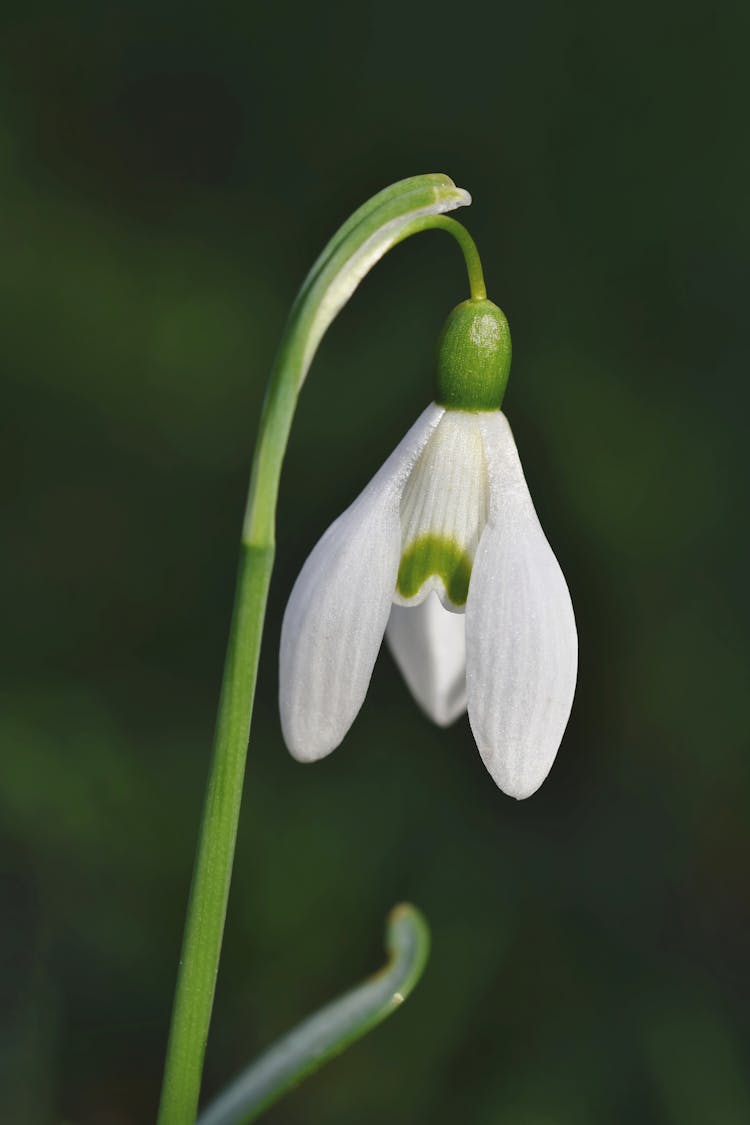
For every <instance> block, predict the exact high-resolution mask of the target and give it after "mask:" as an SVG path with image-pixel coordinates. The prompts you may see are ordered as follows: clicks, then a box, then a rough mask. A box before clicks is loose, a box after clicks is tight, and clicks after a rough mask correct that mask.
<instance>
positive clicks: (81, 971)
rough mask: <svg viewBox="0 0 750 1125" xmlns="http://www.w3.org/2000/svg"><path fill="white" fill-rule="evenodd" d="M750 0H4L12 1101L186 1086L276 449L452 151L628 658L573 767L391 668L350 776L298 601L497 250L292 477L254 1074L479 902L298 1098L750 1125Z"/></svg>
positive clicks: (256, 973) (257, 900) (340, 1108)
mask: <svg viewBox="0 0 750 1125" xmlns="http://www.w3.org/2000/svg"><path fill="white" fill-rule="evenodd" d="M747 11H748V9H747V6H746V5H742V6H740V5H736V6H732V5H719V6H718V7H717V8H713V9H711V11H710V13H709V11H708V10H705V11H703V12H699V11H698V10H696V11H695V12H693V13H691V11H690V9H688V8H686V7H684V6H683V7H680V8H676V7H675V9H674V10H673V11H672V10H670V9H667V8H666V7H663V6H660V5H659V4H653V3H652V4H640V5H636V6H633V5H627V6H621V5H616V6H615V5H601V4H598V3H585V2H581V0H578V2H576V3H573V4H571V5H564V4H553V3H541V2H531V3H522V2H520V0H519V2H518V3H516V4H514V5H510V4H506V3H500V4H497V5H491V6H490V5H484V6H482V5H479V6H472V5H463V6H460V5H459V6H456V5H444V6H442V7H437V8H436V7H430V6H428V5H411V6H409V5H403V4H401V5H392V6H388V7H380V6H377V5H367V6H364V5H363V6H361V7H344V6H340V7H336V6H322V7H320V6H317V5H310V6H305V7H303V6H301V5H300V6H294V5H285V4H278V5H276V6H272V5H270V4H263V5H260V4H253V3H244V4H240V3H226V2H225V3H215V4H212V5H208V4H203V5H200V4H199V5H195V4H193V5H172V4H169V3H165V2H164V0H155V2H152V3H150V4H143V3H135V4H130V5H128V6H127V7H126V6H122V7H120V6H116V5H101V4H99V5H94V4H78V3H68V4H64V5H62V4H46V5H45V4H36V5H33V4H32V5H28V4H26V5H23V6H21V5H15V4H9V5H5V6H4V9H3V17H2V34H1V36H0V107H1V108H0V181H1V183H2V207H1V211H0V227H1V228H2V229H1V231H0V246H1V251H0V253H1V258H0V368H1V370H2V375H3V381H4V387H3V392H2V416H1V418H0V427H1V428H2V449H3V453H4V454H5V459H4V461H5V468H4V470H3V473H2V484H1V485H0V487H1V488H2V499H3V519H2V524H3V543H4V546H3V550H2V555H1V556H0V574H1V576H2V601H3V604H4V609H3V616H4V627H3V642H4V643H3V646H2V652H3V676H2V683H3V687H2V701H1V702H2V706H1V708H0V714H1V718H0V737H1V739H2V765H1V772H0V823H1V828H0V870H1V872H2V879H3V895H2V936H1V938H0V942H1V945H0V963H1V964H2V995H0V1001H1V1003H0V1011H1V1012H2V1025H3V1026H2V1038H1V1039H0V1053H1V1056H2V1061H3V1063H5V1064H7V1071H4V1076H3V1079H2V1083H1V1086H0V1096H1V1097H2V1099H3V1101H7V1103H8V1106H12V1107H13V1108H8V1109H6V1110H5V1112H4V1114H3V1117H2V1119H3V1121H8V1122H12V1123H15V1122H19V1123H21V1125H26V1123H29V1125H37V1123H46V1122H54V1123H59V1122H62V1121H69V1122H72V1123H74V1125H130V1123H136V1122H138V1123H140V1122H149V1121H151V1120H152V1119H153V1113H154V1106H155V1103H156V1099H157V1093H158V1085H159V1078H160V1067H161V1062H162V1058H163V1048H164V1040H165V1034H166V1028H167V1020H168V1014H169V1007H170V1001H171V993H172V987H173V980H174V972H175V965H176V958H177V952H178V946H179V939H180V932H181V926H182V917H183V910H184V902H185V895H186V891H187V887H188V881H189V875H190V868H191V862H192V853H193V847H194V842H195V834H196V824H197V818H198V814H199V808H200V803H201V792H202V786H203V782H204V778H205V774H206V768H207V756H208V751H209V745H210V740H211V732H212V726H213V719H214V711H215V705H216V698H217V691H218V684H219V677H220V672H221V665H222V656H223V648H224V643H225V639H226V633H227V623H228V615H229V610H230V605H231V598H232V586H233V578H234V568H235V560H236V547H237V540H238V530H239V525H240V521H241V516H242V509H243V501H244V493H245V487H246V478H247V471H248V466H249V461H250V456H251V451H252V444H253V439H254V434H255V428H256V423H257V418H258V411H259V405H260V401H261V396H262V393H263V386H264V381H265V378H266V374H267V372H268V369H269V365H270V363H271V360H272V357H273V353H274V350H275V347H276V344H277V341H278V339H279V335H280V332H281V329H282V325H283V321H284V318H285V314H286V310H287V308H288V307H289V304H290V302H291V300H292V298H293V296H294V293H295V291H296V288H297V286H298V285H299V283H300V281H301V279H302V277H303V275H304V273H305V272H306V270H307V268H308V266H309V265H310V263H311V261H312V260H313V258H314V257H315V255H316V254H317V252H318V250H319V249H320V248H321V246H322V245H323V244H324V242H325V241H326V240H327V238H328V237H329V235H330V234H331V233H332V231H333V229H334V228H335V226H336V225H337V224H338V223H339V222H340V221H342V220H343V219H344V218H345V217H346V215H347V214H348V213H349V212H350V211H351V210H353V209H354V207H355V206H357V205H358V204H359V203H360V202H362V201H363V200H364V199H365V198H367V197H368V196H369V195H370V194H372V193H373V192H374V191H376V190H377V189H379V188H380V187H382V186H384V185H385V184H387V183H389V182H390V181H392V180H395V179H399V178H401V177H403V176H407V175H412V174H415V173H417V172H425V171H444V172H447V173H449V174H450V175H451V176H453V177H454V179H455V180H456V181H457V182H458V183H459V184H461V185H462V186H465V187H467V188H469V190H470V191H471V192H472V193H473V194H474V199H475V203H474V206H473V207H472V208H471V210H470V211H468V212H465V213H464V220H465V222H466V223H467V224H468V226H469V228H470V229H471V231H472V232H473V233H474V235H475V236H476V238H477V240H478V242H479V246H480V249H481V252H482V255H483V258H484V262H485V269H486V274H487V280H488V285H489V292H490V296H491V297H492V298H493V299H494V300H496V301H497V302H498V303H499V304H501V305H502V307H503V308H504V310H505V312H506V313H507V315H508V318H509V320H510V324H511V329H512V332H513V340H514V366H513V372H512V375H511V381H510V388H509V392H508V396H507V399H506V410H507V413H508V415H509V417H510V418H511V421H512V423H513V426H514V429H515V433H516V437H517V441H518V445H519V448H520V451H521V456H522V459H523V462H524V466H525V469H526V473H527V477H528V479H529V483H530V486H531V489H532V494H533V496H534V498H535V501H536V503H537V508H538V510H539V513H540V516H541V519H542V522H543V525H544V527H545V529H546V531H547V533H548V535H549V538H550V540H551V542H552V543H553V545H554V547H555V549H556V551H557V553H558V555H559V558H560V560H561V562H562V565H563V568H564V570H565V573H566V575H567V577H568V580H569V583H570V586H571V590H572V593H573V599H574V604H575V607H576V612H577V616H578V621H579V627H580V638H581V671H580V680H579V686H578V693H577V697H576V702H575V706H574V710H573V716H572V720H571V724H570V727H569V729H568V733H567V735H566V737H565V741H564V744H563V747H562V750H561V752H560V755H559V759H558V762H557V764H556V765H555V767H554V769H553V771H552V774H551V776H550V778H549V780H548V781H547V783H546V784H545V786H544V787H543V789H542V790H541V791H540V793H539V794H538V795H537V796H535V797H534V798H533V799H532V800H530V801H528V802H524V803H520V804H516V803H514V802H513V801H510V800H508V799H506V798H504V797H503V796H502V794H501V793H500V792H499V791H498V790H496V789H495V787H494V785H493V784H492V782H491V780H490V778H489V776H488V775H487V774H486V772H485V770H484V767H483V766H482V764H481V761H480V759H479V755H478V753H477V751H476V748H475V746H474V744H473V741H472V738H471V735H470V732H469V729H468V725H467V724H466V722H465V721H460V722H458V723H457V724H456V725H455V727H453V728H451V729H450V730H449V731H447V732H444V731H440V730H438V729H436V728H433V727H432V726H430V725H429V724H428V723H427V721H426V720H424V719H423V718H422V717H421V715H420V714H419V713H418V712H417V710H416V708H415V707H414V706H413V705H412V703H411V701H410V699H409V698H408V696H407V692H406V690H405V688H404V686H403V684H402V683H401V682H400V680H399V678H398V676H397V674H396V672H395V669H394V667H393V664H392V662H391V660H390V659H389V658H388V657H387V656H383V658H382V659H381V661H379V663H378V665H377V667H376V670H375V675H374V677H373V683H372V688H371V692H370V694H369V696H368V699H367V702H366V704H365V706H364V708H363V711H362V713H361V715H360V718H359V719H358V720H357V722H356V724H355V726H354V728H353V730H352V732H351V734H350V735H349V737H348V738H347V740H346V743H345V745H344V746H343V747H342V748H341V749H340V750H339V751H338V752H337V753H335V754H334V755H332V756H331V757H330V758H329V759H327V760H326V761H324V762H322V763H320V764H319V765H317V766H315V767H309V768H305V767H302V766H299V765H297V764H295V763H294V762H293V761H292V760H291V758H290V757H289V756H288V754H287V752H286V750H285V749H284V746H283V744H282V740H281V735H280V730H279V722H278V716H277V711H276V686H277V683H276V681H277V673H276V660H277V652H278V638H279V627H280V620H281V614H282V612H283V607H284V604H285V600H286V598H287V596H288V594H289V591H290V589H291V584H292V582H293V580H294V577H295V575H296V573H297V571H298V569H299V567H300V566H301V564H302V562H303V560H304V558H305V556H306V554H307V552H308V551H309V550H310V549H311V547H312V545H313V543H314V542H315V541H316V539H317V537H318V536H319V535H320V533H321V532H322V531H323V529H324V528H325V527H326V526H327V524H328V523H329V522H330V521H331V520H332V519H333V518H334V517H335V516H336V515H337V514H338V513H339V511H340V510H341V509H342V508H343V507H344V506H345V505H346V504H347V503H348V502H349V501H350V500H351V499H352V498H353V496H354V495H355V494H356V492H357V491H358V489H359V488H360V487H361V486H362V485H363V484H364V483H365V482H366V481H367V479H368V478H369V476H370V475H371V474H372V472H373V471H374V470H375V468H376V467H377V466H378V465H379V464H380V462H381V461H382V460H383V459H384V457H385V456H386V455H387V453H388V452H389V451H390V449H391V448H392V446H393V445H394V444H395V442H396V441H397V440H398V439H399V437H400V436H401V435H402V433H403V432H404V431H405V430H406V429H407V427H408V426H409V425H410V424H411V422H412V421H413V419H414V418H415V417H416V414H417V412H418V411H419V410H420V409H421V408H422V407H423V406H424V405H425V403H426V402H427V401H428V399H429V397H430V395H431V371H432V363H433V349H434V343H435V340H436V338H437V334H438V332H439V329H440V326H441V324H442V322H443V319H444V317H445V315H446V314H447V312H448V311H449V309H450V308H451V307H452V306H453V305H454V304H455V303H457V302H458V301H459V300H462V299H463V298H464V297H465V295H466V291H465V280H464V276H463V269H462V266H461V261H460V257H459V255H458V253H457V251H456V249H455V247H454V246H453V245H452V244H450V242H449V241H448V240H447V239H445V238H444V237H443V236H442V235H437V234H431V235H429V237H424V238H419V239H416V240H414V241H411V242H410V243H408V244H407V245H405V246H402V247H400V248H399V249H398V250H396V251H395V252H394V253H393V254H392V255H390V257H389V258H388V259H387V260H386V261H385V262H384V263H383V264H382V265H380V266H379V267H378V268H377V270H376V271H375V273H374V274H373V275H372V276H371V277H369V278H368V279H367V281H366V282H365V283H364V284H363V286H362V287H361V289H360V290H359V291H358V292H357V294H356V296H355V297H354V299H353V300H352V302H351V304H350V306H349V307H348V308H347V309H346V310H345V311H344V313H343V314H342V316H341V318H340V320H339V321H337V322H336V324H335V325H334V328H333V330H332V331H331V333H330V334H329V336H328V337H327V338H326V340H325V342H324V344H323V346H322V348H321V351H320V353H319V355H318V358H317V360H316V362H315V365H314V368H313V371H312V374H311V376H310V379H309V381H308V384H307V386H306V388H305V391H304V394H303V396H302V400H301V404H300V410H299V414H298V418H297V421H296V423H295V427H294V430H293V434H292V440H291V447H290V451H289V456H288V460H287V463H286V469H285V474H284V481H283V487H282V494H281V506H280V522H279V550H278V565H277V569H276V572H275V575H274V581H273V587H272V594H271V604H270V611H269V617H268V622H267V629H266V635H265V646H264V650H263V654H262V662H261V674H260V683H259V696H258V704H257V710H256V718H255V722H254V728H253V739H252V746H251V753H250V758H249V769H248V781H247V787H246V794H245V801H244V808H243V819H242V824H241V829H240V837H239V845H238V854H237V864H236V875H235V882H234V887H233V892H232V898H231V902H230V912H229V919H228V926H227V933H226V944H225V956H224V960H223V965H222V973H221V977H220V981H219V988H218V994H217V1001H216V1007H215V1022H214V1027H213V1033H212V1037H211V1041H210V1045H209V1051H208V1058H207V1069H206V1081H205V1089H206V1091H207V1092H212V1091H215V1090H216V1089H218V1087H219V1086H220V1085H221V1084H222V1083H223V1082H224V1081H225V1080H226V1079H227V1077H228V1076H229V1075H231V1074H232V1073H233V1072H234V1071H235V1069H236V1068H238V1067H239V1066H241V1065H242V1064H243V1062H244V1061H245V1060H247V1059H248V1058H249V1057H250V1056H251V1055H252V1054H253V1053H254V1052H255V1051H257V1050H258V1049H259V1048H261V1047H262V1046H264V1045H265V1044H266V1043H268V1042H269V1041H270V1040H272V1039H273V1037H274V1036H276V1035H277V1034H278V1033H279V1032H280V1031H282V1030H283V1029H285V1028H287V1027H288V1026H290V1025H291V1024H293V1023H294V1022H295V1021H296V1020H297V1019H298V1018H300V1017H301V1016H302V1015H303V1014H305V1013H307V1012H308V1011H309V1010H311V1009H312V1008H314V1007H315V1006H317V1005H318V1004H320V1003H321V1002H323V1001H324V1000H326V999H327V998H329V997H330V996H332V995H334V994H335V993H336V992H338V991H340V990H341V989H342V988H344V987H347V986H348V985H349V984H351V983H353V982H354V981H355V980H357V979H358V978H360V977H361V976H363V975H364V974H366V973H367V972H369V971H371V970H373V969H375V968H376V967H377V966H378V964H379V963H380V962H381V960H382V956H383V954H382V950H381V934H382V927H383V921H384V918H385V915H386V913H387V910H388V909H389V908H390V906H391V905H392V904H393V903H395V902H397V901H398V900H400V899H404V898H407V899H410V900H413V901H414V902H416V903H417V904H418V905H419V906H420V907H421V908H422V909H423V910H424V912H425V914H426V915H427V917H428V919H429V920H430V922H431V926H432V931H433V941H434V945H433V954H432V959H431V962H430V965H429V967H428V971H427V974H426V976H425V978H424V980H423V982H422V983H421V984H420V986H419V988H418V990H417V991H416V992H415V994H414V996H413V997H412V998H411V999H410V1000H409V1002H408V1004H407V1005H405V1007H404V1009H403V1010H402V1011H401V1012H400V1013H399V1014H398V1015H397V1016H396V1017H395V1018H394V1019H393V1020H392V1021H389V1022H388V1023H387V1024H386V1025H384V1026H383V1027H382V1028H380V1029H379V1030H378V1031H377V1032H375V1033H374V1034H373V1035H372V1036H370V1037H368V1038H367V1039H366V1040H365V1041H363V1042H362V1043H360V1044H359V1045H357V1046H356V1047H354V1048H353V1049H352V1050H351V1051H350V1052H349V1053H348V1054H346V1055H345V1056H343V1057H342V1058H340V1059H338V1060H337V1061H336V1062H334V1063H332V1064H331V1065H330V1066H329V1067H328V1068H327V1069H326V1070H325V1071H324V1072H321V1073H320V1074H319V1075H318V1076H316V1077H315V1078H313V1079H311V1080H310V1081H308V1082H307V1083H306V1084H305V1085H304V1086H303V1087H301V1088H300V1089H299V1090H298V1091H297V1092H295V1093H294V1094H292V1095H291V1096H289V1097H288V1098H287V1099H286V1100H285V1101H283V1102H282V1103H280V1104H279V1106H278V1107H277V1108H276V1109H275V1110H273V1111H272V1112H270V1113H269V1115H268V1121H269V1122H277V1123H278V1125H282V1123H286V1125H312V1123H315V1125H318V1123H320V1125H344V1123H347V1125H349V1123H352V1122H356V1123H357V1125H370V1123H373V1125H375V1123H378V1125H381V1123H383V1122H393V1123H394V1125H396V1123H398V1125H412V1123H416V1122H428V1121H429V1122H435V1123H440V1122H446V1123H448V1122H450V1123H456V1122H461V1123H463V1122H466V1123H467V1125H475V1123H476V1125H485V1123H489V1125H494V1123H499V1125H588V1123H591V1125H601V1123H603V1122H607V1123H609V1122H618V1123H619V1122H622V1123H623V1125H625V1123H627V1125H631V1123H633V1122H639V1123H650V1122H660V1123H661V1122H667V1123H674V1125H706V1123H708V1122H710V1123H712V1125H713V1123H718V1125H741V1123H745V1122H747V1121H749V1120H750V1089H749V1087H748V1081H747V1078H746V1076H745V1073H744V1072H745V1070H746V1067H747V1063H748V1056H749V1055H750V1050H749V1049H748V1040H749V1038H750V1036H749V1030H750V1029H749V1027H748V1022H749V1017H748V1000H749V999H750V997H749V992H750V989H749V988H748V979H747V977H748V974H747V943H748V934H749V930H750V926H749V921H750V919H749V917H748V913H749V912H748V886H747V884H748V879H747V871H748V850H749V849H748V844H749V842H750V827H749V822H750V815H749V814H750V801H749V799H748V798H749V797H750V764H749V759H748V705H747V704H748V699H747V695H748V690H747V689H748V657H747V641H746V635H747V634H746V626H747V602H746V600H745V599H744V596H743V595H744V588H745V586H746V583H747V566H748V558H747V541H748V534H747V529H746V519H747V471H746V466H747V459H748V420H747V410H748V394H747V383H748V350H747V327H746V324H747V294H748V280H749V279H748V234H749V223H748V187H749V184H748V175H747V171H748V168H747V133H746V127H747V114H746V110H747V99H746V95H747V89H746V84H745V81H744V70H745V68H746V57H747V50H748V32H749V31H750V28H749V27H748V24H749V22H750V21H749V20H748V16H747Z"/></svg>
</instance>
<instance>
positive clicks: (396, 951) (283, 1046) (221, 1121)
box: [198, 903, 430, 1125]
mask: <svg viewBox="0 0 750 1125" xmlns="http://www.w3.org/2000/svg"><path fill="white" fill-rule="evenodd" d="M429 945H430V934H429V930H428V928H427V923H426V922H425V920H424V918H423V917H422V915H421V914H420V913H419V911H418V910H416V909H415V908H414V907H413V906H409V905H408V904H406V903H403V904H402V905H401V906H396V907H395V908H394V909H393V910H392V911H391V913H390V914H389V916H388V923H387V928H386V949H387V952H388V956H389V959H388V964H387V965H385V967H384V968H383V969H381V970H380V972H379V973H376V974H375V975H374V976H373V977H370V978H369V979H368V980H366V981H363V983H362V984H360V985H358V986H357V987H356V988H353V989H352V990H351V991H350V992H346V993H345V994H344V995H343V996H340V997H338V999H336V1000H334V1001H332V1002H331V1003H330V1004H326V1006H325V1007H324V1008H321V1009H320V1010H319V1011H317V1012H315V1014H314V1015H312V1016H309V1017H308V1019H306V1020H305V1021H304V1023H301V1024H299V1026H298V1027H296V1028H295V1029H294V1031H291V1032H290V1033H289V1034H288V1035H285V1036H284V1037H283V1038H282V1039H280V1040H279V1041H278V1043H275V1044H274V1045H273V1046H272V1047H270V1048H269V1049H268V1050H267V1051H266V1052H265V1053H264V1054H262V1055H261V1056H260V1057H259V1058H258V1059H256V1060H255V1061H254V1062H252V1063H251V1064H250V1066H249V1067H247V1069H246V1070H244V1071H243V1072H242V1074H240V1075H239V1076H238V1077H237V1078H236V1079H235V1080H234V1082H232V1083H231V1084H230V1085H229V1086H228V1087H227V1088H226V1089H225V1090H224V1092H223V1093H222V1094H220V1095H219V1097H218V1098H217V1099H216V1101H214V1102H212V1103H211V1105H209V1106H208V1107H207V1108H206V1109H205V1110H204V1111H203V1113H202V1114H201V1115H200V1117H199V1119H198V1125H248V1123H249V1122H251V1121H255V1119H256V1118H257V1117H258V1115H259V1114H260V1113H262V1111H263V1110H264V1109H267V1108H268V1107H269V1106H270V1105H272V1104H273V1103H274V1102H275V1101H277V1100H278V1098H280V1097H281V1095H282V1094H284V1093H285V1092H286V1091H287V1090H289V1089H291V1087H293V1086H296V1085H297V1083H299V1082H301V1081H302V1079H303V1078H306V1077H307V1076H308V1075H309V1074H313V1073H314V1072H315V1071H316V1070H318V1068H319V1067H320V1066H322V1065H323V1063H325V1062H327V1061H328V1060H329V1059H332V1058H334V1057H335V1056H336V1055H338V1054H340V1053H341V1051H343V1050H344V1049H345V1048H346V1047H348V1046H349V1045H350V1044H351V1043H354V1042H355V1041H356V1040H357V1039H361V1037H362V1036H363V1035H365V1034H366V1033H367V1032H368V1031H371V1030H372V1028H374V1027H376V1026H377V1025H378V1024H379V1023H381V1022H382V1021H383V1020H384V1019H385V1018H386V1017H387V1016H389V1015H390V1014H391V1012H395V1011H396V1009H397V1008H399V1007H400V1006H401V1004H402V1003H403V1002H404V1000H405V999H406V998H407V996H408V995H409V993H410V992H411V991H412V989H413V988H414V986H415V985H416V984H417V982H418V980H419V978H420V977H421V975H422V972H423V970H424V967H425V964H426V962H427V955H428V953H429Z"/></svg>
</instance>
